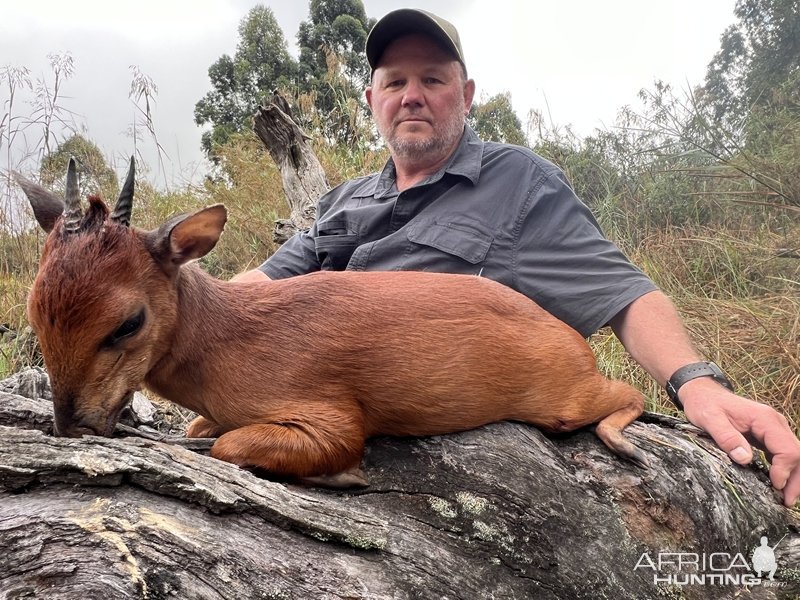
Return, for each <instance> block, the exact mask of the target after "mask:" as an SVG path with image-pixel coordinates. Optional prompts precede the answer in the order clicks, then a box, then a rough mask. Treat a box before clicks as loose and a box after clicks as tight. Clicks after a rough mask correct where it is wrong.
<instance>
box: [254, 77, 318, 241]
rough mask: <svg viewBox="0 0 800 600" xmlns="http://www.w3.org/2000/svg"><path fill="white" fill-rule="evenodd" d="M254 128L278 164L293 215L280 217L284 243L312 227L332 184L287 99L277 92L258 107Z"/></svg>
mask: <svg viewBox="0 0 800 600" xmlns="http://www.w3.org/2000/svg"><path fill="white" fill-rule="evenodd" d="M253 129H254V130H255V132H256V135H258V137H259V139H260V140H261V141H262V142H263V143H264V146H266V148H267V151H268V152H269V154H270V156H271V157H272V160H274V161H275V164H277V165H278V169H279V170H280V173H281V179H282V181H283V191H284V193H285V194H286V201H287V202H288V203H289V208H290V211H291V213H290V218H289V219H280V220H278V221H276V225H275V233H274V235H273V239H274V240H275V241H276V242H277V243H280V244H282V243H283V242H285V241H286V240H288V239H289V238H290V237H292V235H294V234H295V233H296V232H298V231H304V230H307V229H309V228H310V227H311V226H312V225H313V224H314V219H315V218H316V205H317V201H318V200H319V198H320V197H321V196H322V195H323V194H324V193H325V192H327V191H328V189H329V186H328V182H327V180H326V178H325V171H324V170H323V169H322V165H320V163H319V160H318V159H317V156H316V154H314V151H313V150H312V149H311V146H310V145H309V143H308V142H309V140H310V138H309V137H308V136H307V135H306V134H304V133H303V132H302V130H301V129H300V127H299V126H298V125H297V123H296V122H295V121H294V120H293V119H292V115H291V110H290V108H289V104H288V103H287V102H286V100H285V99H284V98H283V97H282V96H281V95H280V94H278V93H277V92H275V94H274V95H273V96H272V98H271V99H270V100H269V101H265V103H264V104H263V105H262V106H260V107H259V108H258V112H257V113H256V115H255V121H254V126H253Z"/></svg>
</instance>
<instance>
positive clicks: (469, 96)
mask: <svg viewBox="0 0 800 600" xmlns="http://www.w3.org/2000/svg"><path fill="white" fill-rule="evenodd" d="M474 98H475V80H474V79H467V81H466V82H465V83H464V114H466V115H468V114H469V111H470V109H471V108H472V100H473V99H474Z"/></svg>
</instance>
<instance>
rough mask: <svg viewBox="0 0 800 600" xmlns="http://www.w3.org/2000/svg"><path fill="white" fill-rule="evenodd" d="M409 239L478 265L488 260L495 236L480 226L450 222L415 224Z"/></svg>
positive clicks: (409, 229) (412, 226)
mask: <svg viewBox="0 0 800 600" xmlns="http://www.w3.org/2000/svg"><path fill="white" fill-rule="evenodd" d="M408 239H409V241H411V242H413V243H415V244H420V245H422V246H428V247H430V248H435V249H436V250H440V251H441V252H445V253H447V254H448V255H452V256H456V257H458V258H461V259H463V260H465V261H467V262H468V263H470V264H473V265H476V264H478V263H481V262H483V260H484V259H485V258H486V254H487V253H488V252H489V248H491V246H492V242H493V241H494V236H493V235H492V234H491V233H489V232H488V231H487V230H485V229H484V228H483V227H481V226H480V225H478V224H472V223H464V222H453V221H448V222H431V223H415V224H414V225H411V226H410V227H409V228H408Z"/></svg>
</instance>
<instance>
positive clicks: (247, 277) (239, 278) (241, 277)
mask: <svg viewBox="0 0 800 600" xmlns="http://www.w3.org/2000/svg"><path fill="white" fill-rule="evenodd" d="M268 280H269V277H267V275H266V274H265V273H264V271H260V270H259V269H253V270H252V271H244V272H243V273H237V274H236V275H234V276H233V277H231V281H235V282H237V283H246V282H250V281H268Z"/></svg>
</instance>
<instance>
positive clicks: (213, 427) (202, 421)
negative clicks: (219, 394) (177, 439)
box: [186, 417, 225, 438]
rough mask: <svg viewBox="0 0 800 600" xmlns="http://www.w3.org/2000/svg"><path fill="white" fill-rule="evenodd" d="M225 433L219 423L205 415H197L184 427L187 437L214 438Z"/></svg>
mask: <svg viewBox="0 0 800 600" xmlns="http://www.w3.org/2000/svg"><path fill="white" fill-rule="evenodd" d="M223 433H225V430H223V429H222V427H221V426H220V425H218V424H217V423H215V422H214V421H212V420H211V419H206V418H205V417H197V418H195V419H194V420H193V421H192V422H191V423H189V426H188V427H187V428H186V437H188V438H215V437H219V436H221V435H222V434H223Z"/></svg>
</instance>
